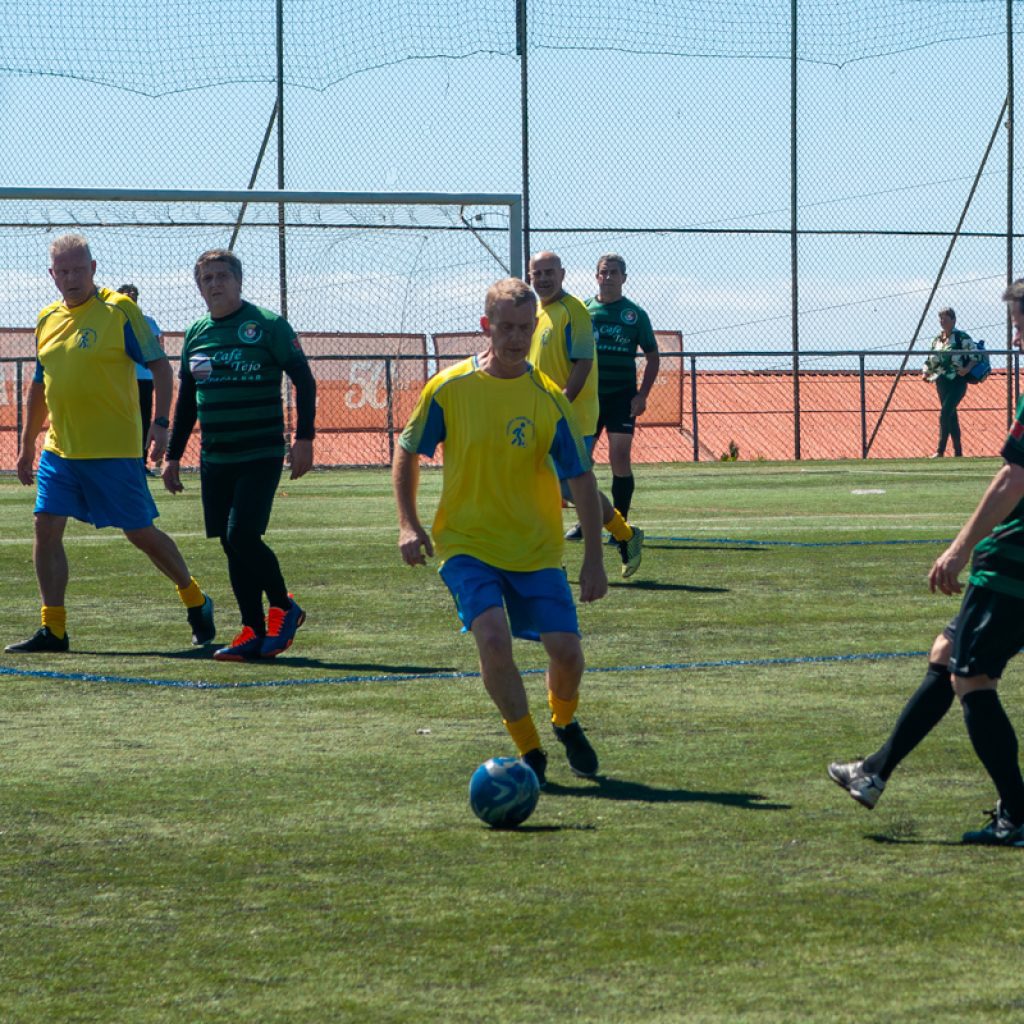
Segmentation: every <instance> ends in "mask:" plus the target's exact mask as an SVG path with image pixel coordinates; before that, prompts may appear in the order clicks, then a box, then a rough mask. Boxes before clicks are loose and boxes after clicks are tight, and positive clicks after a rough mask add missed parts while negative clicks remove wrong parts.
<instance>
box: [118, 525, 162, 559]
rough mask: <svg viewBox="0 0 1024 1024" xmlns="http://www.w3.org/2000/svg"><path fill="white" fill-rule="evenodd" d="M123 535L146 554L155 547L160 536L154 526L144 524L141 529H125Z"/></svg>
mask: <svg viewBox="0 0 1024 1024" xmlns="http://www.w3.org/2000/svg"><path fill="white" fill-rule="evenodd" d="M124 535H125V537H127V538H128V540H129V541H130V542H131V543H132V544H134V545H135V547H137V548H138V549H139V550H140V551H145V552H146V553H147V554H148V553H149V552H150V551H153V550H154V549H155V548H156V547H157V544H158V541H159V538H160V534H159V533H158V532H157V529H156V527H155V526H144V527H143V528H142V529H141V530H125V531H124Z"/></svg>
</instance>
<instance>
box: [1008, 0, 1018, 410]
mask: <svg viewBox="0 0 1024 1024" xmlns="http://www.w3.org/2000/svg"><path fill="white" fill-rule="evenodd" d="M1013 79H1014V75H1013V0H1006V283H1007V285H1009V284H1010V283H1011V282H1012V281H1013V273H1014V271H1013ZM1013 351H1014V348H1013V321H1012V320H1011V319H1010V311H1009V308H1007V311H1006V355H1007V360H1006V365H1007V366H1009V365H1010V359H1009V357H1010V353H1011V352H1013ZM1015 406H1016V403H1015V402H1014V400H1013V384H1012V382H1011V380H1010V374H1009V373H1007V375H1006V428H1007V430H1009V428H1010V424H1011V423H1012V422H1013V411H1014V408H1015Z"/></svg>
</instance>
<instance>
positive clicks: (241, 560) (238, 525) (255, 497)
mask: <svg viewBox="0 0 1024 1024" xmlns="http://www.w3.org/2000/svg"><path fill="white" fill-rule="evenodd" d="M283 465H284V459H283V457H282V458H273V459H256V460H253V461H251V462H245V463H240V464H238V465H237V466H235V467H233V469H232V470H231V473H232V480H233V487H232V490H231V501H230V508H229V509H228V512H227V521H226V524H225V525H224V528H223V533H222V538H221V542H222V544H223V546H224V550H225V552H226V553H227V556H228V570H229V573H230V575H231V579H232V587H233V589H234V590H235V596H236V598H237V600H238V604H239V610H240V611H241V613H242V623H243V625H247V626H250V627H252V628H253V630H254V632H256V633H257V634H262V635H263V642H262V643H261V645H260V652H259V654H260V657H262V658H273V657H276V656H277V655H278V654H280V653H281V652H282V651H286V650H287V649H288V648H289V647H291V645H292V641H293V640H294V639H295V634H296V631H297V630H298V628H299V627H300V626H301V625H302V624H303V623H304V622H305V621H306V613H305V612H304V611H303V609H302V608H300V607H299V604H298V602H297V601H295V599H294V598H293V597H292V595H291V594H290V593H289V592H288V586H287V584H286V583H285V581H284V575H283V574H282V572H281V564H280V562H279V561H278V558H277V555H276V554H275V552H274V550H273V549H272V548H271V547H270V545H269V544H267V542H266V541H265V540H264V539H263V538H264V535H265V534H266V532H267V528H268V527H269V525H270V515H271V512H272V510H273V507H274V498H275V496H276V495H277V488H278V484H279V483H280V480H281V470H282V467H283ZM210 471H211V472H213V471H214V470H213V467H211V468H210ZM264 594H266V595H267V602H268V604H269V608H268V610H267V616H266V624H265V628H263V604H262V601H263V595H264Z"/></svg>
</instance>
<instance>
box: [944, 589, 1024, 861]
mask: <svg viewBox="0 0 1024 1024" xmlns="http://www.w3.org/2000/svg"><path fill="white" fill-rule="evenodd" d="M960 625H961V629H960V631H959V633H958V635H957V639H956V641H955V642H954V645H953V654H952V657H951V659H950V669H951V671H952V673H953V689H954V690H955V691H956V695H957V697H959V698H960V704H961V707H962V708H963V713H964V724H965V726H966V727H967V734H968V736H969V737H970V740H971V745H972V746H973V747H974V751H975V753H976V754H977V755H978V760H980V761H981V763H982V764H983V765H984V767H985V770H986V771H987V772H988V774H989V777H990V778H991V779H992V782H993V783H994V785H995V787H996V792H997V793H998V794H999V801H998V803H997V804H996V808H995V810H994V811H993V812H992V818H991V821H990V822H989V823H988V824H987V825H986V826H985V827H984V828H982V829H979V830H977V831H971V832H966V833H964V836H963V840H964V842H965V843H989V844H998V845H1017V844H1021V845H1024V778H1022V777H1021V771H1020V761H1019V748H1018V743H1017V734H1016V732H1015V731H1014V728H1013V725H1012V724H1011V723H1010V719H1009V718H1008V717H1007V714H1006V711H1005V709H1004V708H1003V705H1002V702H1001V701H1000V699H999V693H998V691H997V687H998V685H999V680H1000V678H1001V677H1002V674H1003V669H1004V668H1005V666H1006V664H1007V662H1008V661H1009V660H1010V658H1012V657H1013V656H1014V654H1016V653H1017V651H1019V650H1020V648H1021V646H1022V645H1024V600H1022V599H1019V598H1012V597H1009V596H1007V595H1004V594H1000V593H998V592H996V591H992V590H990V589H989V588H987V587H968V589H967V593H966V594H965V595H964V609H963V614H962V615H961V622H960Z"/></svg>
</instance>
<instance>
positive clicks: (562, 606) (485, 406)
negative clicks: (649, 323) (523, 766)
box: [393, 278, 608, 785]
mask: <svg viewBox="0 0 1024 1024" xmlns="http://www.w3.org/2000/svg"><path fill="white" fill-rule="evenodd" d="M536 303H537V300H536V298H535V296H534V294H533V292H532V291H530V289H529V287H528V286H527V285H526V283H525V282H523V281H520V280H518V279H517V278H506V279H504V280H502V281H498V282H497V283H496V284H494V285H492V286H491V288H490V289H489V291H488V293H487V298H486V301H485V304H484V316H483V317H482V318H481V320H480V325H481V327H482V328H483V332H484V335H485V336H486V338H487V348H486V349H485V350H484V351H483V352H481V353H480V354H479V355H476V356H472V357H470V358H469V359H466V360H463V361H462V362H460V363H457V364H456V365H455V366H452V367H450V368H449V369H447V370H444V371H442V372H441V373H439V374H437V375H436V376H434V377H432V378H431V379H430V380H429V381H428V382H427V384H426V387H424V389H423V392H422V394H421V395H420V398H419V401H418V402H417V404H416V408H415V410H414V411H413V414H412V416H411V418H410V419H409V422H408V424H407V425H406V427H405V430H404V431H403V433H402V436H401V438H400V439H399V443H398V445H397V446H396V449H395V459H394V465H393V481H394V490H395V501H396V504H397V506H398V519H399V537H398V546H399V551H400V553H401V556H402V559H403V561H404V562H405V563H406V564H407V565H422V564H424V563H425V561H426V558H427V557H428V556H432V555H433V554H434V549H435V545H436V548H437V553H438V555H439V556H440V557H441V559H442V563H441V569H440V573H441V578H442V579H443V580H444V582H445V583H446V584H447V586H448V588H449V590H450V591H451V593H452V596H453V598H454V599H455V606H456V609H457V610H458V614H459V618H460V620H461V621H462V624H463V627H464V628H465V629H467V630H469V631H470V632H471V633H472V634H473V639H474V640H475V641H476V645H477V652H478V654H479V658H480V673H481V675H482V677H483V682H484V687H485V689H486V690H487V693H488V694H489V695H490V697H491V699H492V700H493V702H494V704H495V705H496V707H497V708H498V710H499V712H500V713H501V716H502V720H503V722H504V725H505V728H506V729H507V730H508V732H509V735H510V736H511V737H512V740H513V742H514V743H515V745H516V748H517V749H518V751H519V754H520V756H521V757H522V759H523V760H524V761H525V762H526V763H527V764H528V765H529V766H530V767H531V768H532V769H533V770H534V772H535V773H536V775H537V778H538V781H539V782H540V783H541V785H543V784H544V783H545V781H546V770H547V754H546V753H545V751H544V749H543V747H542V745H541V741H540V736H539V734H538V732H537V727H536V724H535V723H534V720H533V717H532V716H531V714H530V709H529V704H528V700H527V696H526V689H525V687H524V685H523V678H522V676H521V674H520V672H519V669H518V668H517V667H516V664H515V660H514V658H513V655H512V637H513V635H514V636H517V637H521V638H523V639H528V640H540V642H541V643H542V644H543V645H544V649H545V652H546V653H547V655H548V669H547V686H548V705H549V707H550V709H551V724H552V728H553V731H554V735H555V737H556V738H557V740H558V741H559V742H560V743H561V744H562V746H563V747H564V748H565V753H566V758H567V760H568V762H569V767H570V769H571V770H572V771H573V773H575V774H576V775H580V776H585V777H590V776H593V775H595V774H596V773H597V769H598V760H597V754H596V753H595V752H594V749H593V747H592V746H591V745H590V741H589V740H588V739H587V736H586V734H585V733H584V731H583V728H582V727H581V726H580V724H579V722H577V721H576V708H577V705H578V703H579V689H580V682H581V679H582V676H583V667H584V659H583V650H582V646H581V643H580V634H579V622H578V619H577V615H576V607H575V604H574V602H573V598H572V592H571V591H570V590H569V583H568V580H567V579H566V575H565V570H564V569H563V568H562V546H563V539H562V503H561V495H560V489H559V479H561V480H564V481H566V482H567V483H568V487H569V490H570V493H571V494H572V497H573V500H574V501H575V502H576V507H577V509H578V511H579V516H580V522H581V523H582V524H583V539H584V555H583V565H582V567H581V569H580V580H579V583H580V600H581V601H584V602H587V601H596V600H598V599H599V598H601V597H603V596H604V595H605V594H606V593H607V590H608V580H607V577H606V576H605V572H604V566H603V564H602V558H601V520H600V506H599V504H598V497H597V485H596V483H595V481H594V474H593V472H592V470H591V463H590V457H589V455H588V454H587V450H586V446H585V445H584V442H583V437H582V434H581V432H580V430H579V428H578V426H577V424H576V422H575V418H574V417H573V415H572V412H571V410H570V406H569V402H568V401H567V399H566V397H565V395H563V394H562V392H561V390H559V388H558V387H557V386H556V385H554V384H553V383H552V381H551V380H550V379H548V378H547V377H545V376H544V375H543V374H541V373H539V372H538V371H537V369H536V368H535V367H534V366H531V365H530V363H529V362H528V361H527V358H526V357H527V354H528V353H529V350H530V339H531V336H532V334H533V329H534V321H535V317H536ZM439 444H440V445H443V447H444V478H443V483H442V488H441V499H440V503H439V505H438V508H437V514H436V516H435V517H434V523H433V529H432V537H431V535H428V533H427V531H426V530H425V529H424V527H423V525H422V524H421V522H420V518H419V514H418V511H417V507H416V495H417V490H418V485H419V456H420V455H425V456H427V457H431V456H433V454H434V451H435V450H436V448H437V446H438V445H439Z"/></svg>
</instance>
